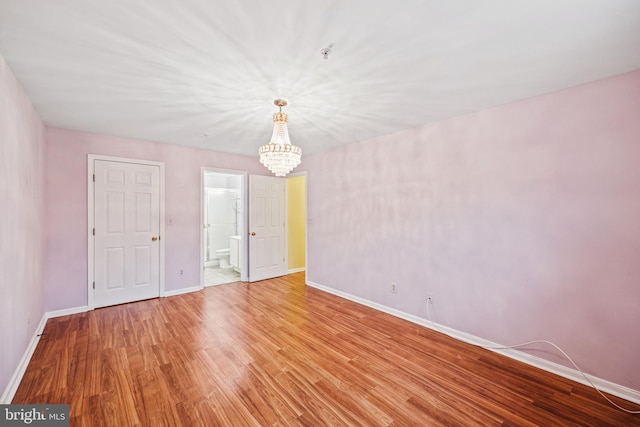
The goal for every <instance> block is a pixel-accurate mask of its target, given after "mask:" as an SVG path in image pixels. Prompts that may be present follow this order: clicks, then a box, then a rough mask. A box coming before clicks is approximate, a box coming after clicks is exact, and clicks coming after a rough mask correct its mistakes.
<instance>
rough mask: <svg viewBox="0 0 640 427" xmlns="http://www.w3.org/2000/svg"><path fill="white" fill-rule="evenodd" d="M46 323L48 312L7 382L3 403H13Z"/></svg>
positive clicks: (0, 399) (43, 316) (1, 400)
mask: <svg viewBox="0 0 640 427" xmlns="http://www.w3.org/2000/svg"><path fill="white" fill-rule="evenodd" d="M46 324H47V313H45V314H43V315H42V319H40V323H38V327H37V328H36V330H35V332H34V333H33V337H31V341H29V345H27V349H26V350H25V351H24V354H23V355H22V359H20V363H18V366H17V367H16V370H15V372H14V373H13V375H12V376H11V379H10V380H9V384H7V387H6V388H5V389H4V393H2V398H0V403H1V404H3V405H6V404H9V403H11V401H12V400H13V396H15V394H16V391H18V386H19V385H20V382H21V381H22V377H23V375H24V373H25V371H26V370H27V366H29V362H30V361H31V356H33V352H34V351H35V350H36V347H37V345H38V341H40V335H41V334H42V331H44V327H45V325H46Z"/></svg>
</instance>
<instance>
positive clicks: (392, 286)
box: [391, 283, 398, 294]
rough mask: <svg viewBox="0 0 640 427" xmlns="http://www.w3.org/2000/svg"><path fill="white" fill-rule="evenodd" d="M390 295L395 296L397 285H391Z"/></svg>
mask: <svg viewBox="0 0 640 427" xmlns="http://www.w3.org/2000/svg"><path fill="white" fill-rule="evenodd" d="M391 293H392V294H397V293H398V285H396V284H395V283H392V284H391Z"/></svg>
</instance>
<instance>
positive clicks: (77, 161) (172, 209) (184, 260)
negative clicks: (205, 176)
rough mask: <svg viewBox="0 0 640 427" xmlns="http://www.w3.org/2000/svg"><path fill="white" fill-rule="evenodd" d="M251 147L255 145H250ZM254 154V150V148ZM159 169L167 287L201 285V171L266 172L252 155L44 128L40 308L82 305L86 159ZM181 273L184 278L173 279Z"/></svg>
mask: <svg viewBox="0 0 640 427" xmlns="http://www.w3.org/2000/svg"><path fill="white" fill-rule="evenodd" d="M256 147H257V145H256ZM256 149H257V148H256ZM88 154H98V155H105V156H116V157H126V158H134V159H144V160H153V161H160V162H164V163H165V217H166V218H167V220H168V218H169V217H171V218H172V220H173V224H172V225H168V224H166V223H165V236H163V239H164V242H165V267H166V268H165V288H166V290H167V291H170V290H175V289H180V288H188V287H192V286H198V285H199V284H200V179H201V178H200V170H201V169H200V168H201V167H202V166H205V167H212V168H222V169H234V170H242V171H248V172H249V173H251V174H257V175H264V174H267V173H268V170H266V169H265V168H264V167H263V166H262V165H261V164H260V162H259V160H258V156H257V155H256V156H255V157H246V156H237V155H232V154H223V153H218V152H214V151H205V150H196V149H192V148H185V147H180V146H177V145H168V144H158V143H154V142H148V141H140V140H132V139H125V138H117V137H112V136H105V135H97V134H91V133H84V132H74V131H69V130H63V129H55V128H49V129H48V133H47V156H46V165H47V170H46V192H45V197H46V202H45V205H46V206H47V215H46V220H45V229H46V234H45V235H46V244H45V250H46V253H47V258H46V264H45V268H46V275H45V289H46V309H47V311H52V310H60V309H65V308H73V307H80V306H86V305H87V178H86V177H87V155H88ZM180 269H184V276H182V277H181V276H179V274H178V272H179V270H180Z"/></svg>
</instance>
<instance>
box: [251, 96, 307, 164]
mask: <svg viewBox="0 0 640 427" xmlns="http://www.w3.org/2000/svg"><path fill="white" fill-rule="evenodd" d="M273 103H274V104H275V105H277V106H278V107H280V111H279V112H277V113H275V114H274V115H273V135H271V141H269V143H268V144H265V145H263V146H262V147H260V163H262V164H263V165H265V166H266V167H267V168H268V169H269V170H270V171H271V172H273V173H274V174H275V175H276V176H286V175H287V174H288V173H289V172H291V170H292V169H293V168H295V167H296V166H298V165H299V164H300V157H302V150H301V149H300V147H296V146H295V145H291V141H290V140H289V131H288V130H287V115H286V114H285V113H283V112H282V107H284V106H286V105H287V101H285V100H283V99H276V100H275V101H273Z"/></svg>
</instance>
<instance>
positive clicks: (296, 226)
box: [287, 176, 307, 270]
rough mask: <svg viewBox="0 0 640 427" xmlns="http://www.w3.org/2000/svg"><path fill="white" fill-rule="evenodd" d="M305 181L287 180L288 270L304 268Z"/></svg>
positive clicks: (299, 177)
mask: <svg viewBox="0 0 640 427" xmlns="http://www.w3.org/2000/svg"><path fill="white" fill-rule="evenodd" d="M306 180H307V177H306V176H294V177H291V178H287V221H288V224H287V231H288V233H289V236H288V252H289V254H288V255H289V256H288V261H289V270H294V269H297V268H303V267H305V266H306V265H305V264H306V254H305V252H306V248H305V245H306V222H307V216H306V209H307V206H306V205H307V199H306V195H305V192H306Z"/></svg>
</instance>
